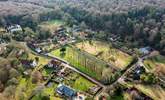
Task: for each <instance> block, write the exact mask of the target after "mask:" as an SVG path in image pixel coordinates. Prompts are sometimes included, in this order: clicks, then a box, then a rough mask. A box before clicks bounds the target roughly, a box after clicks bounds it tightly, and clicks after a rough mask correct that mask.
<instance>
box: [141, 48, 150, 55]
mask: <svg viewBox="0 0 165 100" xmlns="http://www.w3.org/2000/svg"><path fill="white" fill-rule="evenodd" d="M139 51H140V53H142V54H144V55H147V54H149V53H150V52H151V51H152V48H151V47H144V48H140V49H139Z"/></svg>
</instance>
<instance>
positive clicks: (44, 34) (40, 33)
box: [36, 27, 51, 40]
mask: <svg viewBox="0 0 165 100" xmlns="http://www.w3.org/2000/svg"><path fill="white" fill-rule="evenodd" d="M36 35H37V37H38V39H41V40H45V39H48V38H49V37H50V36H51V32H50V30H49V29H47V28H45V27H38V29H37V34H36Z"/></svg>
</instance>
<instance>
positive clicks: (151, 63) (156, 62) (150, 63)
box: [144, 55, 165, 79]
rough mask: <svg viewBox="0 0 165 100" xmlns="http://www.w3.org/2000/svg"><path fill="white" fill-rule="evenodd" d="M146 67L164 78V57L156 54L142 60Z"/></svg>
mask: <svg viewBox="0 0 165 100" xmlns="http://www.w3.org/2000/svg"><path fill="white" fill-rule="evenodd" d="M144 64H145V66H146V68H147V69H148V70H149V71H151V72H154V73H155V74H157V75H158V76H160V77H161V78H163V79H165V78H164V76H165V57H164V56H161V55H157V56H154V57H151V58H149V59H147V60H145V61H144Z"/></svg>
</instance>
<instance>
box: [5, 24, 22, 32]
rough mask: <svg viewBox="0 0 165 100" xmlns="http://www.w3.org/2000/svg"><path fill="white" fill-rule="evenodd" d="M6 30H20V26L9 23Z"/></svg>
mask: <svg viewBox="0 0 165 100" xmlns="http://www.w3.org/2000/svg"><path fill="white" fill-rule="evenodd" d="M7 31H8V32H10V33H14V32H18V31H22V27H21V26H20V25H11V26H9V27H7Z"/></svg>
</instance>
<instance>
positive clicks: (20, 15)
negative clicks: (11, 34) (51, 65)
mask: <svg viewBox="0 0 165 100" xmlns="http://www.w3.org/2000/svg"><path fill="white" fill-rule="evenodd" d="M164 5H165V1H164V0H157V1H155V0H140V1H139V0H105V1H104V2H102V0H35V1H34V0H4V1H1V2H0V11H1V12H0V17H1V18H0V19H1V20H0V25H1V26H6V25H9V24H20V25H22V26H23V27H25V26H26V27H30V28H31V29H33V30H34V31H35V30H36V28H37V25H38V24H39V23H40V22H42V21H47V20H51V19H62V20H64V21H66V22H67V24H68V25H70V26H73V25H83V26H85V27H86V28H89V29H92V30H94V31H97V34H95V37H97V38H99V39H103V40H108V38H110V35H111V34H117V35H119V36H121V37H122V40H121V41H122V42H124V43H126V44H127V45H128V47H141V46H148V45H149V46H151V47H153V48H155V49H157V50H159V51H160V52H161V53H162V54H165V25H164V21H165V8H164ZM6 6H8V7H6ZM32 9H33V11H32Z"/></svg>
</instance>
